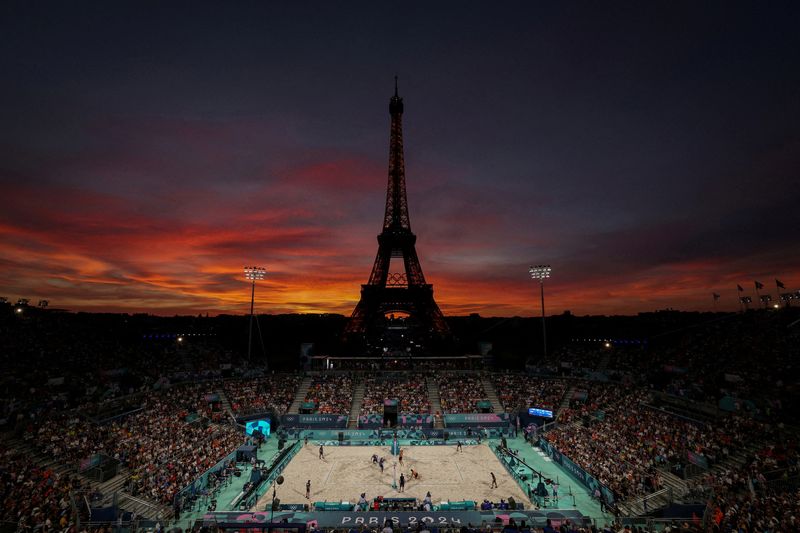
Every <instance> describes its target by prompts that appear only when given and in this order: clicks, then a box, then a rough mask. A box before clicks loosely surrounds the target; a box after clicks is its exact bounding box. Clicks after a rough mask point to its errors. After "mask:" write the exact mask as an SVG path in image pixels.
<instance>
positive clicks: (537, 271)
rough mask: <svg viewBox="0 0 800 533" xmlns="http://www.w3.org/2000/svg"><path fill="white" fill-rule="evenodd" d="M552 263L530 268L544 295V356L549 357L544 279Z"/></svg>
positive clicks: (529, 270) (548, 275)
mask: <svg viewBox="0 0 800 533" xmlns="http://www.w3.org/2000/svg"><path fill="white" fill-rule="evenodd" d="M552 270H553V269H552V268H550V265H536V266H532V267H530V269H528V273H529V274H530V275H531V278H532V279H538V280H539V289H540V291H541V295H542V358H544V357H547V326H546V325H545V320H544V280H545V279H547V278H549V277H550V272H552Z"/></svg>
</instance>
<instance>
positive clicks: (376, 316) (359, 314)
mask: <svg viewBox="0 0 800 533" xmlns="http://www.w3.org/2000/svg"><path fill="white" fill-rule="evenodd" d="M389 114H390V115H391V117H392V125H391V133H390V139H389V185H388V188H387V191H386V213H385V215H384V217H383V231H382V232H381V234H380V235H378V255H377V256H376V257H375V264H374V265H373V267H372V273H371V274H370V276H369V281H367V283H366V284H365V285H362V286H361V300H360V301H359V302H358V304H357V305H356V308H355V309H354V310H353V314H352V316H351V317H350V321H349V322H348V324H347V327H346V329H345V335H347V336H352V335H359V334H360V335H363V336H364V337H365V338H372V337H374V336H375V334H380V331H381V329H383V328H385V327H386V316H387V315H390V314H392V313H401V314H406V315H407V316H408V320H409V323H410V325H411V326H412V329H413V331H414V334H415V336H418V337H420V336H421V337H428V338H431V337H432V338H445V337H447V336H449V334H450V330H449V328H448V326H447V323H446V322H445V319H444V315H443V314H442V311H441V310H440V309H439V306H438V305H436V302H435V301H434V299H433V285H431V284H430V283H426V282H425V275H424V274H423V273H422V267H421V266H420V264H419V257H417V250H416V248H415V244H416V241H417V236H416V235H414V234H413V233H412V232H411V224H410V222H409V217H408V200H407V198H406V172H405V162H404V158H403V121H402V117H403V99H402V98H400V96H398V94H397V78H396V77H395V87H394V96H392V98H391V100H390V101H389ZM392 258H395V259H402V265H403V267H402V269H401V270H402V271H401V272H390V271H389V269H390V265H391V264H392Z"/></svg>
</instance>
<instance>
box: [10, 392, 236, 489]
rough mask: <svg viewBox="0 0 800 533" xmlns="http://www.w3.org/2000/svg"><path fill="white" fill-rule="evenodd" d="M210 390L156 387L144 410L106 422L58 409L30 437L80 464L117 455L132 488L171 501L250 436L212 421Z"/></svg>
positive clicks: (30, 428) (33, 428)
mask: <svg viewBox="0 0 800 533" xmlns="http://www.w3.org/2000/svg"><path fill="white" fill-rule="evenodd" d="M205 391H206V389H205V386H204V385H203V384H191V385H183V386H175V387H171V388H168V389H165V390H159V391H152V392H151V393H149V394H148V395H147V396H146V397H145V398H144V399H143V405H142V409H141V410H139V411H137V412H135V413H133V414H130V415H128V416H123V417H121V418H119V419H117V420H114V421H112V422H110V423H108V424H103V425H96V424H94V422H91V421H90V420H88V419H86V418H84V417H82V416H79V415H77V414H65V413H60V414H59V413H54V414H51V415H48V416H45V417H44V418H42V419H39V420H37V422H36V423H32V424H30V425H29V426H28V428H27V431H26V433H25V435H24V438H25V440H26V441H28V442H30V443H31V444H32V445H33V446H35V447H38V448H39V449H41V450H42V451H43V452H44V453H46V454H48V455H50V456H53V457H58V458H59V459H60V460H61V461H62V462H63V463H66V464H72V465H73V466H76V467H77V466H78V465H79V463H80V462H81V461H82V460H84V459H86V458H88V457H90V456H93V455H95V454H103V455H105V456H107V457H110V458H112V459H115V460H117V461H119V463H120V464H121V466H123V467H126V468H128V469H129V470H130V472H131V484H130V487H129V488H130V489H131V490H133V491H134V492H135V493H136V494H140V495H144V496H146V497H148V498H149V499H151V500H154V501H157V502H159V503H164V504H169V503H171V502H172V499H173V497H174V495H175V494H176V493H177V492H178V491H180V490H181V489H182V488H184V487H185V486H187V485H189V484H190V483H191V482H192V481H193V480H194V479H195V478H196V477H197V476H199V475H200V474H202V473H203V472H205V471H206V470H207V469H208V468H210V467H211V466H213V465H214V464H216V463H217V462H218V461H219V460H221V459H222V458H223V457H225V456H226V455H227V454H229V453H230V452H231V451H233V450H234V449H235V448H236V447H237V446H238V445H240V444H241V443H242V442H243V440H244V438H243V435H242V433H240V432H239V431H238V430H237V429H235V428H234V427H233V426H230V425H223V424H215V423H213V422H211V416H210V415H211V414H212V413H211V410H210V407H209V404H208V403H207V401H206V400H205ZM54 428H57V431H54Z"/></svg>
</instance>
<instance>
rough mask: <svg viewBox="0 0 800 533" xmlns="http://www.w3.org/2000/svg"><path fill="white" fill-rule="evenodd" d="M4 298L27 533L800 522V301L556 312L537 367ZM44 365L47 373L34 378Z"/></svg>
mask: <svg viewBox="0 0 800 533" xmlns="http://www.w3.org/2000/svg"><path fill="white" fill-rule="evenodd" d="M2 317H3V319H2V331H3V335H2V338H3V353H4V354H10V353H14V354H19V355H22V357H21V358H9V357H6V358H5V359H4V362H3V364H4V373H3V382H2V386H3V390H4V391H5V395H4V399H3V413H2V414H3V419H2V422H3V425H2V427H3V430H4V431H3V433H2V441H1V442H0V444H1V445H2V452H3V453H2V457H3V464H2V470H0V472H2V476H3V486H4V493H3V494H4V500H3V501H4V510H3V513H4V514H3V520H4V521H6V522H4V523H8V522H7V521H9V520H11V521H13V525H10V526H9V527H10V528H11V529H10V530H14V529H17V528H19V529H20V530H28V529H30V528H33V529H34V530H35V529H36V528H37V526H39V525H41V524H43V523H46V522H50V523H52V524H56V523H58V522H60V523H61V524H60V525H62V526H66V525H68V524H70V523H73V524H80V525H79V526H78V527H79V528H80V529H81V530H83V529H87V530H100V529H102V528H104V527H120V528H125V529H128V528H136V529H150V528H165V529H166V528H173V529H174V528H180V529H181V530H203V531H205V530H212V529H215V528H216V529H219V530H222V529H239V530H243V531H244V530H253V529H258V530H265V529H266V530H270V529H281V530H293V531H294V530H297V531H304V530H312V529H317V530H326V531H333V530H344V529H347V530H356V531H360V530H362V528H363V529H382V528H383V527H384V524H385V522H387V521H388V523H389V524H390V527H400V528H402V529H403V530H416V529H422V530H440V531H450V530H453V531H455V530H462V531H463V530H464V528H466V530H475V531H477V530H488V529H492V530H495V531H500V530H506V529H509V528H510V529H514V530H517V529H519V530H531V531H535V530H537V529H536V528H546V527H548V525H549V526H550V527H554V528H561V527H565V528H567V529H566V530H568V531H569V530H572V529H575V530H579V528H584V529H585V530H587V531H588V530H590V529H591V528H592V527H595V528H596V529H598V530H603V528H605V527H611V524H616V525H617V526H618V527H619V528H624V527H625V525H630V527H632V528H641V530H643V531H661V530H663V529H665V528H666V527H673V528H677V529H678V530H688V531H705V530H707V529H711V528H712V527H714V526H717V527H725V525H726V524H732V523H734V522H739V521H741V520H742V519H743V518H742V516H743V513H745V512H746V513H747V515H748V519H747V520H749V521H751V523H756V522H760V523H765V522H768V521H769V522H771V523H773V524H776V526H777V524H780V527H782V528H784V529H782V530H784V531H788V530H791V529H792V528H793V527H794V526H793V525H792V524H793V520H794V518H793V516H794V514H795V513H796V512H797V502H798V501H800V498H798V496H800V491H799V487H798V481H799V480H800V477H798V470H797V469H798V466H797V438H796V436H797V434H796V432H795V426H794V425H793V421H794V420H795V413H796V412H797V408H798V404H797V388H796V383H797V381H796V380H797V375H796V372H797V369H796V365H795V364H794V363H793V359H794V358H795V357H796V355H797V346H798V343H797V340H798V337H797V335H798V331H800V330H799V329H798V324H800V322H798V321H799V320H800V315H799V314H798V312H797V311H796V309H795V308H792V307H786V308H782V309H778V310H769V309H768V310H761V311H751V312H749V313H743V314H736V313H734V314H726V313H721V314H712V315H709V314H696V313H677V312H663V313H654V314H643V315H641V316H640V317H639V318H638V319H636V320H631V319H630V318H624V319H623V317H621V318H620V320H618V321H617V322H618V323H615V321H610V322H609V321H608V320H607V319H603V318H591V317H587V318H585V319H575V318H574V317H573V318H571V319H570V320H569V322H571V326H570V327H569V331H571V332H573V333H578V334H580V332H582V331H591V330H594V329H596V328H597V327H598V326H599V325H600V324H602V327H604V328H606V329H607V330H608V331H616V332H619V331H628V332H630V331H632V329H633V330H639V331H641V332H648V331H649V332H651V334H650V335H649V336H648V337H647V338H645V337H638V338H637V337H633V336H629V337H625V338H622V337H603V338H596V337H593V338H590V337H576V338H566V337H563V335H564V333H558V332H559V329H560V328H561V329H564V328H565V326H564V325H563V324H562V325H561V326H560V327H559V326H558V323H557V321H555V320H554V321H553V323H552V329H553V340H552V342H553V344H554V345H556V347H555V348H554V349H553V350H552V352H551V354H550V355H548V356H547V357H545V358H532V359H529V360H527V361H526V363H525V365H523V366H520V365H516V366H514V365H510V364H507V363H506V362H504V360H503V358H502V357H498V358H495V357H493V355H492V352H493V351H494V349H492V350H490V351H489V352H488V353H486V354H475V355H472V356H453V357H447V356H442V357H412V356H406V357H405V358H400V359H395V358H386V357H384V358H371V357H336V356H328V355H326V356H321V355H310V356H309V355H308V348H307V347H306V348H305V351H306V353H305V354H303V353H300V355H295V356H294V359H293V360H292V359H291V358H287V359H285V360H281V359H280V358H273V366H272V367H270V368H269V369H268V368H266V366H265V365H264V364H263V363H264V362H263V361H261V360H259V361H250V362H249V363H248V361H247V359H246V352H245V351H244V350H241V349H239V350H237V349H236V346H237V344H236V342H233V341H232V340H231V339H232V338H233V337H241V335H238V334H234V333H231V336H230V337H229V336H228V333H226V331H227V330H228V329H230V331H231V332H236V331H242V330H246V323H247V322H246V317H239V321H238V323H236V324H237V325H236V326H225V325H224V324H223V323H222V322H223V318H222V317H221V318H219V319H214V318H204V317H198V318H195V319H190V320H188V321H187V319H185V318H180V317H176V318H172V319H170V318H157V317H152V316H143V315H138V316H137V315H92V314H74V313H65V312H61V311H58V310H54V309H47V308H39V307H34V306H27V305H24V303H21V302H19V303H17V304H13V305H12V304H8V303H6V304H4V305H3V306H2ZM289 318H291V319H295V320H296V317H285V319H289ZM228 320H230V318H229V319H228ZM261 320H262V321H264V322H265V324H269V328H270V330H272V331H279V330H281V329H283V330H284V331H291V329H290V328H288V327H284V328H279V327H278V325H277V323H275V322H274V321H275V320H278V318H277V317H273V318H272V319H271V320H272V322H270V318H269V317H261ZM475 320H477V319H474V318H473V324H472V328H470V329H474V328H475V324H474V321H475ZM530 320H531V321H534V320H535V319H530ZM190 324H191V325H190ZM488 324H491V325H490V326H489V327H490V328H491V330H490V332H489V333H486V332H484V333H482V336H483V337H485V338H492V335H491V331H496V330H497V329H502V331H500V332H498V333H496V335H497V340H498V342H499V341H500V339H501V338H509V337H514V336H519V335H524V332H526V331H530V330H531V329H532V328H533V325H534V324H535V322H526V323H524V324H520V325H518V326H517V327H518V329H516V330H515V329H509V328H510V326H508V325H506V327H504V328H503V327H502V326H501V327H500V328H498V327H494V326H496V322H493V321H491V320H489V319H486V320H485V324H483V325H488ZM453 325H454V329H456V331H457V332H459V334H461V331H460V330H458V329H457V328H458V327H459V326H458V323H457V322H453ZM176 327H178V328H185V329H184V330H182V331H178V330H175V329H174V328H176ZM658 328H663V329H666V330H669V331H671V333H669V334H668V335H666V336H664V335H659V334H654V333H652V332H654V331H656V330H657V329H658ZM170 329H172V332H169V330H170ZM265 329H267V328H265ZM300 329H302V328H300ZM466 332H467V329H465V330H464V332H463V334H467V333H466ZM291 335H292V334H291V333H287V334H286V335H285V336H291ZM282 341H283V342H287V343H288V342H289V340H288V339H282ZM240 344H241V343H239V345H240ZM298 345H299V344H298ZM754 351H755V353H756V356H755V357H754ZM56 354H58V356H57V357H54V356H55V355H56ZM698 354H703V356H702V357H700V356H698ZM257 355H259V357H258V358H256V357H254V359H260V354H257ZM87 358H91V360H92V361H93V363H92V364H91V365H88V364H87V361H88V359H87ZM29 365H34V366H36V367H37V368H43V369H44V368H47V370H46V371H45V372H43V374H42V375H41V376H34V375H30V374H29V373H27V372H26V368H28V366H29ZM290 367H294V368H293V369H292V368H290ZM776 387H777V388H776ZM401 476H402V478H403V481H402V482H401V479H400V478H401ZM15 480H16V482H15ZM22 480H24V482H23V481H22ZM493 481H494V483H493ZM307 483H308V487H307ZM776 530H777V529H776Z"/></svg>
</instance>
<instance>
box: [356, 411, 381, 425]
mask: <svg viewBox="0 0 800 533" xmlns="http://www.w3.org/2000/svg"><path fill="white" fill-rule="evenodd" d="M381 426H383V415H381V414H378V413H372V414H369V415H361V416H359V417H358V427H360V428H376V429H377V428H380V427H381Z"/></svg>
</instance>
